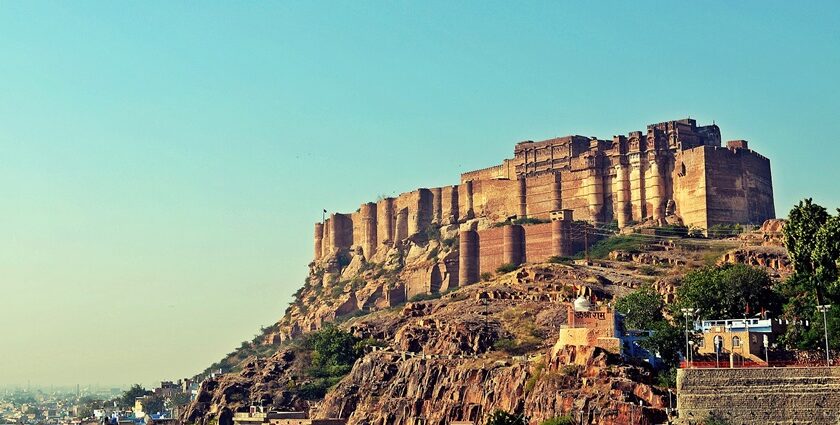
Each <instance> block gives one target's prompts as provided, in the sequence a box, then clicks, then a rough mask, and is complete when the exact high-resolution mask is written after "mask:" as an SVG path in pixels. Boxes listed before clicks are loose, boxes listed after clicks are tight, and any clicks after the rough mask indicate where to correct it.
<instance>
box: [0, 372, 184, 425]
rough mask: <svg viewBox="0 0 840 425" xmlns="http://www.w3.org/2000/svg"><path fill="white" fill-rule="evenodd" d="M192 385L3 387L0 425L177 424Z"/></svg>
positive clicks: (169, 383)
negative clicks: (176, 421) (84, 424)
mask: <svg viewBox="0 0 840 425" xmlns="http://www.w3.org/2000/svg"><path fill="white" fill-rule="evenodd" d="M197 389H198V384H197V383H195V382H193V381H192V380H190V379H183V380H178V381H175V382H172V381H163V382H161V383H160V385H159V386H157V387H155V388H152V389H146V388H144V387H143V386H141V385H139V384H135V385H132V386H110V385H106V386H103V385H76V386H67V385H61V386H54V385H49V386H44V385H39V386H34V385H28V384H27V385H4V386H0V425H79V424H82V423H87V424H93V423H98V424H107V425H135V424H144V423H149V422H150V420H153V421H154V422H156V423H167V422H170V421H174V420H173V419H172V418H177V417H178V415H179V414H180V412H181V410H182V409H183V407H184V406H186V404H188V403H189V402H190V400H191V399H192V398H193V396H194V395H195V394H196V392H197Z"/></svg>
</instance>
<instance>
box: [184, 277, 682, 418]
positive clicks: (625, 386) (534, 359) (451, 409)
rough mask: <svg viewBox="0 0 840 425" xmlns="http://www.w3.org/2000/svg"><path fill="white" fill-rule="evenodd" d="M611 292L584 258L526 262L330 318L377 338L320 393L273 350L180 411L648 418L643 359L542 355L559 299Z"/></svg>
mask: <svg viewBox="0 0 840 425" xmlns="http://www.w3.org/2000/svg"><path fill="white" fill-rule="evenodd" d="M615 290H618V291H625V290H626V289H625V288H623V287H619V286H613V285H609V284H606V283H605V282H604V280H603V278H602V277H599V276H597V275H595V274H592V273H590V272H589V271H587V270H586V269H585V268H580V267H575V266H567V265H559V264H545V265H535V266H526V267H523V268H520V269H518V270H516V271H513V272H510V273H507V274H503V275H499V276H496V277H495V278H493V279H492V280H490V281H487V282H481V283H478V284H475V285H471V286H469V287H464V288H459V289H457V290H454V291H451V292H449V293H445V294H439V295H438V296H439V298H435V299H430V300H424V301H417V302H409V303H406V304H404V305H401V306H398V307H397V308H389V309H383V310H381V311H376V312H372V313H370V314H367V315H364V316H360V317H352V318H349V319H347V320H346V321H343V322H341V323H340V326H341V327H342V328H344V329H347V330H349V331H351V332H352V333H354V334H355V335H357V336H358V337H361V338H373V339H376V340H379V341H383V342H385V344H384V345H385V347H384V348H381V349H377V350H376V351H372V352H369V353H368V354H366V355H364V356H363V357H362V358H361V359H359V360H358V361H357V362H356V364H355V365H354V366H353V368H352V370H351V371H350V373H349V374H348V375H347V376H346V377H345V378H344V379H342V380H341V381H340V382H339V383H338V385H336V386H335V387H333V388H332V389H331V390H330V391H329V392H328V393H327V394H326V397H325V398H324V399H323V401H318V400H310V401H307V400H304V399H303V398H302V397H301V396H300V392H299V391H296V389H297V388H300V386H301V385H305V384H306V382H304V381H303V380H302V377H301V371H302V370H303V368H305V367H306V365H307V362H308V359H306V358H301V356H300V354H296V352H295V350H294V349H292V348H283V349H281V350H280V351H279V352H278V353H277V354H275V355H274V356H272V357H270V358H267V359H251V360H249V361H247V362H245V364H244V365H243V367H242V370H241V371H240V372H238V373H235V374H226V375H222V376H220V377H217V378H213V379H208V380H206V381H204V383H203V384H202V386H201V391H200V393H199V396H198V399H197V400H196V401H195V402H193V403H192V405H191V406H190V408H189V409H188V412H187V414H186V416H185V417H184V419H185V420H186V421H188V422H192V423H209V421H211V420H213V419H218V418H220V417H226V415H229V411H237V410H245V409H246V408H247V406H248V405H249V404H262V405H264V406H269V407H270V408H273V409H278V410H306V409H308V408H311V413H312V415H313V417H343V418H347V419H349V423H350V424H383V425H384V424H388V425H392V424H406V425H408V424H414V423H417V422H415V420H416V419H417V418H423V419H425V423H426V424H441V425H442V424H447V423H449V421H450V420H464V419H465V420H476V419H479V418H482V417H483V416H484V415H485V414H488V413H490V412H491V411H492V410H494V409H505V410H518V411H525V412H528V413H529V414H530V415H532V416H533V423H538V422H537V421H538V420H542V419H547V418H550V417H554V416H558V415H562V414H566V413H568V412H574V413H575V414H576V415H579V416H581V417H583V418H587V420H588V421H590V422H591V423H602V424H619V423H631V422H628V421H630V420H631V419H632V421H633V423H653V422H650V421H655V420H658V419H660V418H662V417H663V415H664V411H663V410H662V406H663V401H662V398H661V397H662V394H661V392H658V391H657V390H655V389H654V388H653V387H652V386H651V385H650V380H651V377H650V370H649V369H648V368H646V367H645V366H641V365H640V366H631V365H627V364H623V363H622V362H621V361H620V359H618V358H615V357H610V356H609V355H607V353H606V352H602V351H600V350H598V349H594V348H584V347H580V348H576V347H569V348H568V349H562V350H559V351H557V350H554V351H556V352H555V354H551V352H552V346H553V345H554V343H555V341H556V339H557V329H559V328H560V327H561V326H563V324H564V323H565V322H566V316H567V311H566V305H565V303H564V302H567V301H570V300H572V299H573V298H574V297H576V296H577V295H578V294H580V293H589V294H595V295H596V297H597V298H599V299H602V300H607V299H609V298H610V297H611V296H613V295H614V293H613V292H611V291H615ZM289 344H291V343H290V342H285V343H284V344H283V347H288V346H289ZM639 401H641V402H642V404H641V406H640V405H639ZM665 402H666V403H667V399H666V400H665ZM631 416H632V418H631Z"/></svg>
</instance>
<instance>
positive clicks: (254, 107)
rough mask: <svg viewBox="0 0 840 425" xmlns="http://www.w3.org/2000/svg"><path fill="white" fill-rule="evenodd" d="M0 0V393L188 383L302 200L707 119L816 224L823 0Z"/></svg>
mask: <svg viewBox="0 0 840 425" xmlns="http://www.w3.org/2000/svg"><path fill="white" fill-rule="evenodd" d="M451 3H452V2H402V1H394V2H369V1H360V2H338V1H335V2H311V1H306V2H292V1H287V2H187V1H180V2H172V1H151V2H137V1H134V2H106V1H95V2H94V1H83V2H58V1H56V2H41V1H33V2H29V1H26V2H24V1H3V2H0V194H2V200H0V385H25V384H26V383H27V381H30V382H32V383H33V384H76V383H81V384H83V385H84V384H88V383H90V384H96V383H99V384H102V385H112V384H123V385H124V384H129V383H133V382H142V383H145V384H147V385H151V384H153V383H155V382H156V381H159V380H162V379H177V378H181V377H185V376H191V375H193V374H194V373H196V372H198V371H201V370H202V369H204V368H205V367H206V366H208V365H209V364H211V363H212V362H214V361H216V360H218V359H219V358H221V357H222V356H223V355H224V354H225V353H227V352H229V351H231V350H232V349H233V348H235V347H236V346H238V345H239V343H240V342H241V341H243V340H246V339H251V338H252V337H253V335H254V334H255V333H257V332H258V331H259V327H260V325H266V324H270V323H273V322H274V321H276V320H277V319H278V318H279V317H280V316H281V315H282V314H283V311H284V310H285V308H286V305H287V304H288V302H289V301H290V300H291V294H292V293H293V292H294V291H295V290H296V289H297V288H298V287H299V286H300V285H302V282H303V278H304V276H305V275H306V272H307V263H308V262H309V261H310V259H311V254H312V224H313V223H314V222H315V221H317V220H319V219H320V217H321V209H322V208H326V209H328V210H330V211H335V210H338V211H353V210H355V209H356V208H357V207H358V206H359V204H361V203H362V202H363V201H368V200H374V199H376V197H377V196H378V195H380V194H389V195H390V194H398V193H400V192H404V191H409V190H413V189H414V188H417V187H432V186H439V185H444V184H454V183H457V181H458V177H459V173H461V172H463V171H467V170H471V169H476V168H482V167H486V166H490V165H493V164H496V163H498V162H500V160H501V159H502V158H504V157H508V156H510V155H511V154H512V151H513V145H514V144H515V143H516V142H518V141H521V140H527V139H532V140H540V139H544V138H549V137H554V136H562V135H567V134H581V135H587V136H590V135H591V136H598V137H601V138H609V137H611V136H612V135H613V134H626V133H627V132H629V131H633V130H643V129H644V128H645V125H646V124H650V123H654V122H660V121H666V120H670V119H679V118H684V117H686V116H689V115H690V116H691V117H692V118H696V119H697V120H698V123H699V124H708V123H711V122H712V120H714V121H715V122H716V123H717V124H718V125H719V126H720V127H721V131H722V133H723V137H724V139H725V140H726V139H747V140H749V141H750V147H751V148H753V149H755V150H757V151H758V152H760V153H761V154H763V155H765V156H767V157H769V158H770V160H771V163H772V169H773V180H774V187H775V195H776V211H777V215H780V216H783V215H786V213H787V211H788V210H789V209H790V207H791V206H792V204H793V203H795V202H796V201H797V200H799V199H801V198H803V197H813V198H814V199H815V201H816V202H818V203H820V204H822V205H824V206H826V207H828V208H830V209H831V210H832V211H833V210H834V209H835V208H837V207H840V191H838V189H837V182H838V181H840V166H838V163H839V162H840V143H839V142H838V141H837V140H835V139H836V138H837V136H838V135H840V119H838V118H837V116H838V112H840V90H838V88H840V83H838V76H840V26H838V25H837V22H840V3H837V2H806V3H801V2H761V3H758V2H729V1H716V2H702V3H696V2H695V3H681V4H680V5H679V7H678V6H676V5H675V4H674V3H670V2H624V1H616V2H525V3H520V2H517V3H513V2H455V3H457V4H451Z"/></svg>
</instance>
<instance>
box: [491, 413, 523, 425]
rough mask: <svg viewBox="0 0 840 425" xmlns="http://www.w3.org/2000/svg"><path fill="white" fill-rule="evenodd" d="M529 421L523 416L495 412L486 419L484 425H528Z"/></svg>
mask: <svg viewBox="0 0 840 425" xmlns="http://www.w3.org/2000/svg"><path fill="white" fill-rule="evenodd" d="M529 421H530V419H529V418H528V417H527V416H525V415H523V414H514V413H508V412H505V411H504V410H497V411H495V412H493V413H492V414H491V415H490V417H488V418H487V422H486V425H528V422H529Z"/></svg>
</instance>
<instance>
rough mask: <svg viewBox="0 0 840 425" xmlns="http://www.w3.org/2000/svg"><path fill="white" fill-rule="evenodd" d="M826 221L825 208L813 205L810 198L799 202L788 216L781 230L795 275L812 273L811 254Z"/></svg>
mask: <svg viewBox="0 0 840 425" xmlns="http://www.w3.org/2000/svg"><path fill="white" fill-rule="evenodd" d="M827 219H828V213H827V212H826V210H825V208H823V207H821V206H819V205H817V204H814V203H813V202H812V200H811V198H808V199H805V200H802V201H799V205H797V206H795V207H793V209H792V210H790V213H789V214H788V222H787V224H785V227H784V228H783V229H782V233H783V235H784V241H785V247H786V248H787V250H788V256H789V257H790V260H791V262H792V263H793V268H794V270H796V272H797V273H806V274H813V273H814V269H815V267H814V263H813V261H812V260H811V253H812V250H813V249H814V246H815V245H816V238H817V233H818V232H819V230H820V228H822V226H823V224H824V223H825V221H826V220H827Z"/></svg>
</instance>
